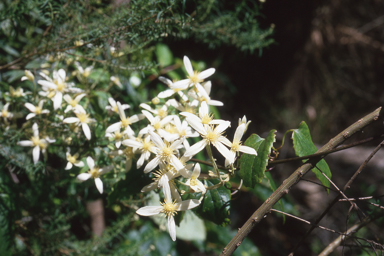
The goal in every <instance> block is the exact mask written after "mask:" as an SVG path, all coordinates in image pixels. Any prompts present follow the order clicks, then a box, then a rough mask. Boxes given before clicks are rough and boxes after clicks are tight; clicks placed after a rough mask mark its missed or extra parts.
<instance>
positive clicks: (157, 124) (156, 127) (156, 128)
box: [153, 121, 161, 130]
mask: <svg viewBox="0 0 384 256" xmlns="http://www.w3.org/2000/svg"><path fill="white" fill-rule="evenodd" d="M153 128H155V130H158V129H160V128H161V123H160V121H158V122H156V123H154V124H153Z"/></svg>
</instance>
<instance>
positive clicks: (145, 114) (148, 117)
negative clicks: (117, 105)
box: [141, 110, 155, 123]
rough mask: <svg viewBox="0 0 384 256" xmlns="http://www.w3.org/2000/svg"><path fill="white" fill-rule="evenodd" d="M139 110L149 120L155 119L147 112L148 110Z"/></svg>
mask: <svg viewBox="0 0 384 256" xmlns="http://www.w3.org/2000/svg"><path fill="white" fill-rule="evenodd" d="M141 112H142V113H143V114H144V116H145V117H146V118H147V119H148V121H149V122H151V123H152V122H153V121H154V120H155V118H154V117H153V115H152V114H151V113H149V112H148V111H146V110H141Z"/></svg>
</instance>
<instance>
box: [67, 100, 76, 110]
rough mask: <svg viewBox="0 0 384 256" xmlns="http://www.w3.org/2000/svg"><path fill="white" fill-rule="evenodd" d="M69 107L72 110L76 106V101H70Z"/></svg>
mask: <svg viewBox="0 0 384 256" xmlns="http://www.w3.org/2000/svg"><path fill="white" fill-rule="evenodd" d="M69 105H71V106H72V107H73V108H74V107H76V105H77V101H75V100H73V99H72V100H71V102H70V103H69Z"/></svg>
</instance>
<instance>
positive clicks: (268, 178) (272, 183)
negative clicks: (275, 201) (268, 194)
mask: <svg viewBox="0 0 384 256" xmlns="http://www.w3.org/2000/svg"><path fill="white" fill-rule="evenodd" d="M265 178H266V179H267V180H268V183H269V185H270V187H271V189H272V191H273V192H275V190H276V189H277V186H276V183H275V181H274V180H273V178H272V175H271V173H270V172H266V173H265ZM279 204H280V207H281V210H282V211H284V204H283V200H282V199H280V200H279ZM283 220H284V222H285V215H284V214H283Z"/></svg>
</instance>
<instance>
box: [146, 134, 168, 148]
mask: <svg viewBox="0 0 384 256" xmlns="http://www.w3.org/2000/svg"><path fill="white" fill-rule="evenodd" d="M149 134H150V135H151V140H152V141H153V143H155V145H156V146H157V147H159V148H164V147H165V144H164V141H163V140H162V139H161V137H160V136H159V135H158V134H156V133H154V132H153V131H149Z"/></svg>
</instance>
